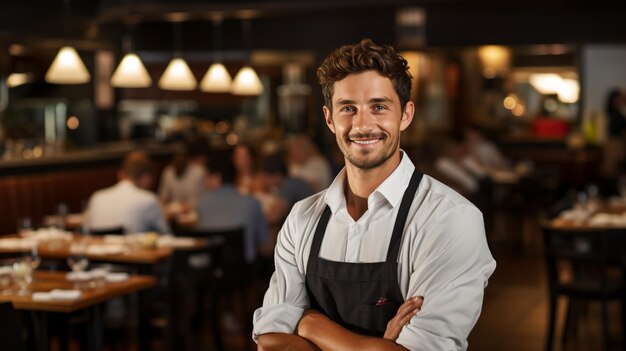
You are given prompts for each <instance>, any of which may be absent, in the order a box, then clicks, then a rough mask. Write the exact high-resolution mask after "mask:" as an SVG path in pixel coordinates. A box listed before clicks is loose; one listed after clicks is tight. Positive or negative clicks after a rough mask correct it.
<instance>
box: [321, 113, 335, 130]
mask: <svg viewBox="0 0 626 351" xmlns="http://www.w3.org/2000/svg"><path fill="white" fill-rule="evenodd" d="M322 110H323V111H324V120H325V121H326V125H327V126H328V129H330V131H331V132H333V134H335V125H334V124H333V113H332V111H331V110H330V109H329V108H328V107H326V106H324V107H322Z"/></svg>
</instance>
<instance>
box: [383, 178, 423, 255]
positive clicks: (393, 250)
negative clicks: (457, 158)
mask: <svg viewBox="0 0 626 351" xmlns="http://www.w3.org/2000/svg"><path fill="white" fill-rule="evenodd" d="M421 180H422V173H421V172H419V171H418V170H417V168H416V169H415V170H414V171H413V175H412V176H411V180H410V181H409V186H408V187H407V188H406V190H405V191H404V195H403V196H402V202H401V203H400V209H399V210H398V214H397V215H396V223H395V224H394V226H393V232H392V233H391V241H390V242H389V249H388V250H387V262H396V260H397V259H398V252H399V251H400V242H401V241H402V233H403V232H404V225H405V223H406V219H407V217H408V214H409V210H410V209H411V204H413V199H414V198H415V193H416V192H417V187H418V186H419V184H420V181H421Z"/></svg>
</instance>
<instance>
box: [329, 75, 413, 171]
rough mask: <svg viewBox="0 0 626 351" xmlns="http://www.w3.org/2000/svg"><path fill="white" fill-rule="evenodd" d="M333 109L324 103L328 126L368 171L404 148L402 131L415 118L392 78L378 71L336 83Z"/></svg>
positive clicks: (346, 153)
mask: <svg viewBox="0 0 626 351" xmlns="http://www.w3.org/2000/svg"><path fill="white" fill-rule="evenodd" d="M332 104H333V106H332V107H333V110H332V113H331V111H330V109H328V108H327V107H326V106H324V116H325V118H326V124H327V125H328V128H330V130H331V131H332V132H333V133H334V134H335V137H336V139H337V145H338V146H339V148H340V149H341V152H342V153H343V155H344V157H345V159H346V161H347V162H349V163H350V164H352V165H353V166H355V167H357V168H360V169H364V170H368V169H373V168H376V167H379V166H381V165H383V164H384V163H385V162H386V161H387V160H389V159H390V158H391V157H392V156H393V155H394V154H396V153H397V152H398V150H399V148H400V132H401V131H403V130H405V129H406V128H407V127H408V126H409V124H410V123H411V120H412V119H413V110H414V105H413V103H412V102H410V101H409V102H408V103H407V104H406V106H405V108H404V110H402V108H401V106H400V98H399V97H398V94H396V92H395V90H394V89H393V85H392V83H391V80H390V79H389V78H387V77H384V76H382V75H381V74H380V73H378V72H376V71H365V72H361V73H357V74H350V75H348V76H347V77H346V78H344V79H342V80H340V81H338V82H336V83H335V85H334V93H333V98H332Z"/></svg>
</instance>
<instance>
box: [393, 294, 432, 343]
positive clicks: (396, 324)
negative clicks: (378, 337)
mask: <svg viewBox="0 0 626 351" xmlns="http://www.w3.org/2000/svg"><path fill="white" fill-rule="evenodd" d="M423 302H424V298H423V297H422V296H413V297H411V298H410V299H408V300H406V301H405V302H404V303H403V304H402V305H400V308H398V312H397V313H396V315H395V317H393V318H392V319H391V320H390V321H389V322H388V323H387V330H385V335H384V336H383V338H385V339H389V340H392V341H396V339H398V336H399V335H400V332H401V331H402V328H404V326H405V325H407V324H409V322H410V321H411V318H413V316H415V315H416V314H417V312H419V311H420V310H421V309H422V303H423Z"/></svg>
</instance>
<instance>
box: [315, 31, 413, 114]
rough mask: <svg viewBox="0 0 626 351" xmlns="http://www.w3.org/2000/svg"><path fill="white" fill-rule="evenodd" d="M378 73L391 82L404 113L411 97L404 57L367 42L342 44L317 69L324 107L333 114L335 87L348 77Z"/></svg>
mask: <svg viewBox="0 0 626 351" xmlns="http://www.w3.org/2000/svg"><path fill="white" fill-rule="evenodd" d="M370 70H374V71H378V72H379V73H380V74H382V75H383V76H385V77H387V78H389V79H390V80H391V84H392V85H393V88H394V90H395V91H396V94H398V97H399V98H400V105H401V106H402V109H403V110H404V107H405V106H406V103H407V102H408V101H409V99H410V97H411V79H412V77H411V73H409V66H408V63H407V61H406V60H405V59H404V57H402V56H400V54H398V53H397V52H396V50H395V49H394V48H393V47H392V46H391V45H382V46H379V45H376V44H375V43H374V42H373V41H372V40H370V39H363V40H361V42H359V43H358V44H353V45H344V46H341V47H340V48H338V49H337V50H335V51H333V52H332V53H331V54H330V55H328V57H326V59H325V60H324V62H322V64H321V65H320V67H319V68H318V69H317V79H318V81H319V83H320V85H321V86H322V94H323V95H324V104H325V105H326V107H327V108H329V109H330V110H331V111H332V97H333V92H334V89H333V87H334V84H335V82H338V81H340V80H342V79H344V78H345V77H346V76H347V75H348V74H351V73H359V72H363V71H370Z"/></svg>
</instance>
